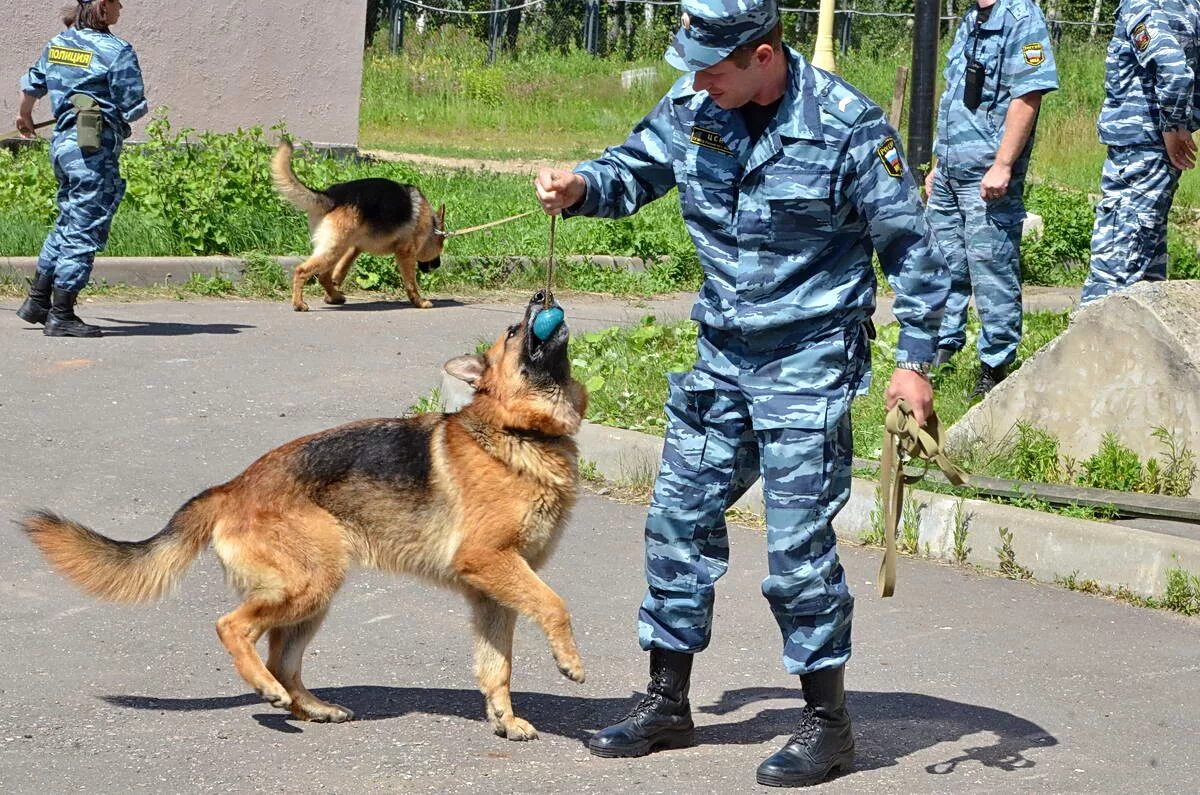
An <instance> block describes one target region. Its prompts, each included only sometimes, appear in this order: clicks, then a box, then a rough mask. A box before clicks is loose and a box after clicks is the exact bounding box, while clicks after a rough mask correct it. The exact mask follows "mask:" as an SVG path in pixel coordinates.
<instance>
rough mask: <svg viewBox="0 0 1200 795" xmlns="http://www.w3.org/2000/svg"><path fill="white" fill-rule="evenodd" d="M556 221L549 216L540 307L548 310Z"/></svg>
mask: <svg viewBox="0 0 1200 795" xmlns="http://www.w3.org/2000/svg"><path fill="white" fill-rule="evenodd" d="M556 221H558V216H557V215H552V216H550V255H549V256H548V257H546V293H545V295H544V296H543V300H542V307H543V308H544V309H549V308H550V301H551V300H552V299H551V296H550V288H551V287H552V286H553V284H554V228H555V222H556Z"/></svg>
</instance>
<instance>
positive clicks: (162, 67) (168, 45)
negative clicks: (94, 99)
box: [0, 0, 367, 146]
mask: <svg viewBox="0 0 1200 795" xmlns="http://www.w3.org/2000/svg"><path fill="white" fill-rule="evenodd" d="M70 2H71V0H63V2H61V3H56V2H53V0H51V2H46V0H17V2H16V3H9V4H6V6H5V9H4V11H5V20H4V24H3V33H2V34H0V86H2V88H0V127H3V128H4V129H5V130H7V129H10V128H11V127H13V126H15V125H14V120H15V118H16V111H17V103H18V102H19V101H20V91H19V89H18V87H17V84H18V81H19V80H20V78H21V76H22V75H23V74H24V73H25V71H26V70H27V69H28V68H29V66H30V65H31V64H32V63H33V62H34V61H36V60H37V58H38V56H39V55H40V54H41V51H42V47H43V46H44V45H45V43H46V42H47V41H48V40H49V39H50V38H51V37H52V36H54V35H55V34H56V33H58V32H59V31H60V30H61V29H62V23H61V16H60V14H59V9H60V7H61V6H65V5H68V4H69V3H70ZM366 13H367V12H366V0H330V2H326V3H284V2H278V1H277V0H267V2H244V1H242V0H198V2H188V3H177V2H167V0H156V1H155V2H148V1H147V0H128V2H127V3H125V5H124V10H123V11H122V15H121V21H120V22H119V23H118V24H117V25H116V26H114V28H113V33H115V34H116V35H118V36H120V37H122V38H124V39H127V40H128V41H130V42H131V43H132V44H133V46H134V49H135V50H137V53H138V58H139V60H140V61H141V64H142V71H143V73H144V74H145V77H146V93H147V95H148V97H149V100H150V104H151V108H152V109H153V108H158V107H162V106H167V107H169V108H170V111H171V124H172V126H173V127H175V128H176V129H179V128H181V127H193V128H195V129H197V130H213V131H230V130H234V129H236V128H238V127H243V128H244V127H250V126H253V125H256V124H258V125H262V126H263V127H264V128H266V127H270V126H271V125H272V124H275V123H276V122H279V121H281V120H282V121H285V122H286V123H287V126H288V129H289V130H290V131H291V132H292V133H294V134H295V135H297V136H299V137H300V138H306V139H310V140H312V141H314V142H315V143H320V144H333V145H341V146H355V145H357V143H358V104H359V94H360V89H361V85H362V48H363V28H364V22H365V20H366ZM34 118H35V120H38V121H40V120H42V119H44V118H49V107H48V104H47V102H46V101H45V100H42V101H40V102H39V103H38V106H37V108H36V109H35V112H34ZM146 121H147V119H143V120H142V121H141V122H139V123H138V124H137V125H135V127H134V138H135V139H137V138H144V136H145V133H144V130H145V124H146Z"/></svg>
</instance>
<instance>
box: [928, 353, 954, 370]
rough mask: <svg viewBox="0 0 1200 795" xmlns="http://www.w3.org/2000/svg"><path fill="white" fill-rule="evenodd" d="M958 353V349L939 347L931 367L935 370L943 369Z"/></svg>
mask: <svg viewBox="0 0 1200 795" xmlns="http://www.w3.org/2000/svg"><path fill="white" fill-rule="evenodd" d="M956 353H958V351H957V350H955V349H954V348H938V349H937V355H936V356H934V357H933V364H932V365H931V366H930V368H929V369H930V370H933V371H935V372H936V371H938V370H940V369H942V368H943V367H945V366H946V365H948V364H950V360H951V359H952V358H954V354H956Z"/></svg>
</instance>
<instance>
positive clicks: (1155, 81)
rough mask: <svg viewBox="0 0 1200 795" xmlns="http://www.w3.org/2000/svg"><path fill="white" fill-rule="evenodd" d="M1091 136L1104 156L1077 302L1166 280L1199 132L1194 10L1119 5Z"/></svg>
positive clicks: (1157, 2)
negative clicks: (1174, 222) (1171, 236)
mask: <svg viewBox="0 0 1200 795" xmlns="http://www.w3.org/2000/svg"><path fill="white" fill-rule="evenodd" d="M1104 72H1105V74H1104V106H1103V107H1102V108H1101V110H1100V121H1099V123H1098V124H1097V129H1098V130H1099V133H1100V143H1102V144H1104V145H1105V146H1107V147H1108V157H1107V158H1106V159H1105V161H1104V171H1103V173H1102V174H1101V178H1100V190H1101V197H1100V202H1099V204H1097V205H1096V222H1095V225H1094V226H1093V227H1092V259H1091V270H1090V272H1089V273H1088V277H1087V281H1085V282H1084V285H1083V303H1085V304H1086V303H1088V302H1090V301H1094V300H1096V299H1097V298H1102V297H1103V296H1105V295H1108V294H1109V293H1111V292H1115V291H1116V290H1120V289H1122V288H1124V287H1128V286H1129V285H1131V284H1135V283H1137V282H1139V281H1142V280H1143V279H1145V280H1147V281H1162V280H1163V279H1166V278H1167V216H1168V215H1169V214H1170V212H1171V204H1172V203H1173V202H1174V200H1175V190H1176V188H1178V187H1179V177H1180V175H1181V174H1182V172H1183V171H1186V170H1188V169H1190V168H1193V167H1195V165H1196V144H1195V142H1194V141H1193V140H1192V133H1193V132H1195V131H1196V130H1197V129H1200V80H1198V79H1197V75H1198V74H1200V2H1197V0H1121V2H1120V3H1119V4H1118V5H1117V12H1116V27H1115V30H1114V31H1113V37H1112V40H1111V41H1110V42H1109V45H1108V58H1107V60H1106V62H1105V68H1104Z"/></svg>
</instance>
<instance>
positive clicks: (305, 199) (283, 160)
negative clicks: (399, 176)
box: [271, 140, 446, 312]
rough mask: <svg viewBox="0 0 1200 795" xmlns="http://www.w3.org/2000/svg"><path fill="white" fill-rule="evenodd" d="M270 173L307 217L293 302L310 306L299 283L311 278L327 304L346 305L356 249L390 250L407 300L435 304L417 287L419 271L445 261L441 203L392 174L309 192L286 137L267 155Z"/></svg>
mask: <svg viewBox="0 0 1200 795" xmlns="http://www.w3.org/2000/svg"><path fill="white" fill-rule="evenodd" d="M271 176H272V177H273V178H274V180H275V187H276V189H277V190H278V191H279V193H280V194H281V195H282V196H283V198H284V199H286V200H287V201H288V202H290V203H291V204H292V205H294V206H295V207H297V208H298V209H300V210H303V211H304V212H305V213H306V214H307V215H308V229H309V233H310V235H311V236H312V242H313V252H312V256H310V257H309V258H308V259H307V260H305V261H304V262H302V263H300V264H299V265H297V266H296V270H295V272H294V273H293V274H292V308H293V309H295V310H296V311H297V312H307V311H308V304H306V303H305V302H304V292H303V291H304V284H305V283H306V282H307V281H308V280H309V279H310V278H312V277H313V276H316V277H317V280H318V281H319V282H320V283H321V287H323V288H324V289H325V303H327V304H335V305H336V304H344V303H346V296H345V295H343V294H342V290H341V287H342V282H343V281H344V280H345V278H346V274H347V273H348V272H349V271H350V266H351V265H353V264H354V260H355V259H357V258H358V255H359V254H361V253H363V252H366V253H368V254H380V255H387V254H391V255H394V256H395V257H396V267H397V269H398V270H399V271H400V278H401V279H402V280H403V282H404V291H405V292H406V293H408V300H410V301H412V303H413V306H415V307H417V308H419V309H428V308H430V307H431V306H433V304H432V303H430V302H429V301H428V300H426V299H425V298H422V297H421V292H420V290H419V289H418V288H417V269H418V268H420V269H421V271H422V272H423V273H428V272H429V271H431V270H433V269H435V268H437V267H439V266H440V265H441V264H442V261H441V256H442V247H443V244H444V243H445V240H446V227H445V222H446V205H444V204H443V205H442V206H441V207H439V208H438V210H437V212H434V211H433V206H432V205H431V204H430V203H429V200H428V199H426V198H425V196H424V194H422V193H421V191H420V190H418V189H417V188H416V186H414V185H402V184H400V183H399V182H395V181H393V180H390V179H382V178H373V179H356V180H352V181H350V182H339V183H336V184H333V185H330V186H329V187H328V188H326V189H324V190H314V189H313V188H310V187H308V186H307V185H305V184H304V183H303V182H301V181H300V180H299V179H298V178H297V177H296V172H295V171H293V170H292V144H291V142H290V141H288V140H284V141H282V142H281V143H280V144H279V148H278V149H277V150H276V151H275V156H274V157H273V158H272V159H271Z"/></svg>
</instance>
